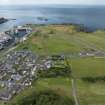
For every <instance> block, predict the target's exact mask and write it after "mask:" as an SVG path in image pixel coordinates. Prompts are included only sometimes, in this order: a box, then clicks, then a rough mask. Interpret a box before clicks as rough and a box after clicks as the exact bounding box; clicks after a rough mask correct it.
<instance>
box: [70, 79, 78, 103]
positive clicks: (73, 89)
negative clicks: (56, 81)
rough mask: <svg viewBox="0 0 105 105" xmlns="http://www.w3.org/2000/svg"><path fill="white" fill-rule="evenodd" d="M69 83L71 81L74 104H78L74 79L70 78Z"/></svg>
mask: <svg viewBox="0 0 105 105" xmlns="http://www.w3.org/2000/svg"><path fill="white" fill-rule="evenodd" d="M71 83H72V92H73V97H74V101H75V105H79V100H78V95H77V87H76V80H75V79H73V78H72V79H71Z"/></svg>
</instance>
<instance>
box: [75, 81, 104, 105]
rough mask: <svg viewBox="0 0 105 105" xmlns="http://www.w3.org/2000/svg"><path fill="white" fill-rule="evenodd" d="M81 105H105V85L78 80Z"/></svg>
mask: <svg viewBox="0 0 105 105" xmlns="http://www.w3.org/2000/svg"><path fill="white" fill-rule="evenodd" d="M77 87H78V88H77V91H78V97H79V102H80V105H105V84H104V83H94V84H91V83H85V82H83V81H81V80H77Z"/></svg>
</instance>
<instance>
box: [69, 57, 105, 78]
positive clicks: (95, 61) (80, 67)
mask: <svg viewBox="0 0 105 105" xmlns="http://www.w3.org/2000/svg"><path fill="white" fill-rule="evenodd" d="M70 63H71V65H72V73H73V75H74V76H75V77H77V78H79V77H88V76H89V77H96V76H105V58H94V57H88V58H77V59H71V60H70Z"/></svg>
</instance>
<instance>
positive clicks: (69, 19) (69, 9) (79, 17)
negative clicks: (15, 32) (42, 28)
mask: <svg viewBox="0 0 105 105" xmlns="http://www.w3.org/2000/svg"><path fill="white" fill-rule="evenodd" d="M0 17H5V18H9V19H16V20H10V21H8V22H6V23H4V24H0V32H1V31H5V30H8V29H11V28H12V27H13V26H16V25H24V24H33V23H35V24H62V23H76V24H84V25H85V26H87V27H89V28H91V29H97V28H98V29H105V7H104V6H73V5H72V6H71V5H51V6H47V5H45V6H0ZM38 17H44V18H45V19H47V21H44V20H41V19H38Z"/></svg>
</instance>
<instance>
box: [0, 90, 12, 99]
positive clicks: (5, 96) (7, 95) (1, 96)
mask: <svg viewBox="0 0 105 105" xmlns="http://www.w3.org/2000/svg"><path fill="white" fill-rule="evenodd" d="M11 98H12V94H11V93H10V91H9V90H8V89H5V90H4V91H2V92H1V93H0V99H1V100H4V101H9V100H10V99H11Z"/></svg>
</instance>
